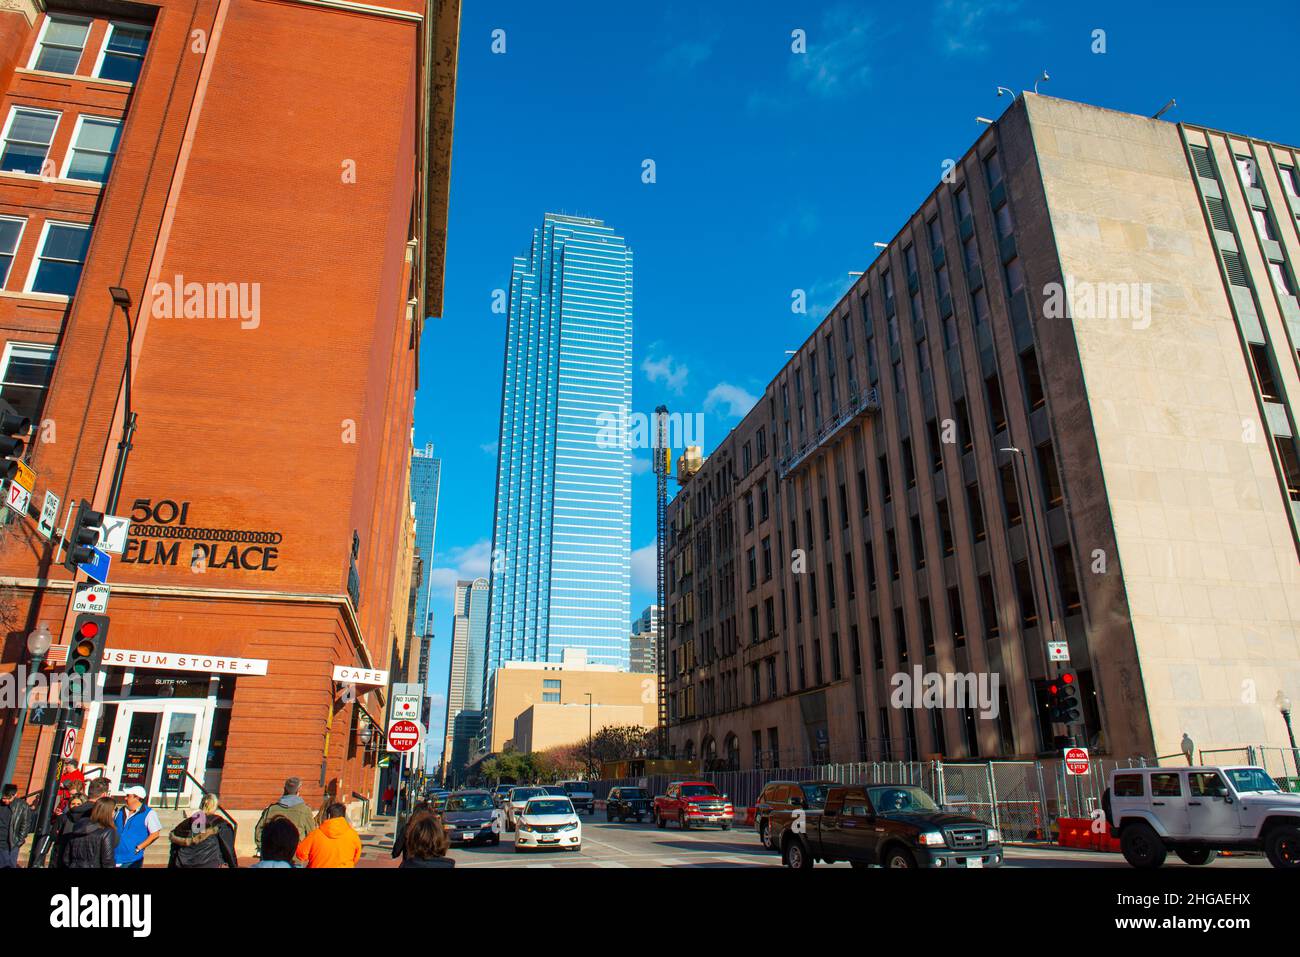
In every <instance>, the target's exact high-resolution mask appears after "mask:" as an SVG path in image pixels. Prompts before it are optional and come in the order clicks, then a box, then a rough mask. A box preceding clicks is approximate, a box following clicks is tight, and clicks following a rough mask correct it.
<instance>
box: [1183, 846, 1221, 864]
mask: <svg viewBox="0 0 1300 957" xmlns="http://www.w3.org/2000/svg"><path fill="white" fill-rule="evenodd" d="M1174 853H1175V854H1177V855H1178V859H1179V860H1180V861H1182V862H1183V863H1184V864H1191V865H1192V866H1193V867H1200V866H1201V865H1202V864H1209V863H1212V862H1213V861H1214V859H1215V858H1216V857H1218V856H1219V852H1218V851H1211V850H1207V849H1206V848H1203V847H1185V848H1183V849H1182V850H1181V851H1175V852H1174Z"/></svg>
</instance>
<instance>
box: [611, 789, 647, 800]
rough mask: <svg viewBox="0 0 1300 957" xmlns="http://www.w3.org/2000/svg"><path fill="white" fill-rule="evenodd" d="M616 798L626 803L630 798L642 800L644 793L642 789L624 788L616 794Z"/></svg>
mask: <svg viewBox="0 0 1300 957" xmlns="http://www.w3.org/2000/svg"><path fill="white" fill-rule="evenodd" d="M618 796H619V797H621V798H623V800H625V801H626V800H628V799H631V798H643V797H645V796H646V793H645V789H644V788H624V789H623V790H621V791H619V792H618Z"/></svg>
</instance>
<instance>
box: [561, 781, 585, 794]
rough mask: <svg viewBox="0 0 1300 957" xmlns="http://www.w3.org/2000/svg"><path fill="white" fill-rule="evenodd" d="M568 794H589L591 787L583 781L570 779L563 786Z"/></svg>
mask: <svg viewBox="0 0 1300 957" xmlns="http://www.w3.org/2000/svg"><path fill="white" fill-rule="evenodd" d="M564 790H565V792H566V793H568V794H590V793H591V787H590V786H589V785H588V784H587V783H586V782H585V781H570V782H569V783H568V784H566V785H565V786H564Z"/></svg>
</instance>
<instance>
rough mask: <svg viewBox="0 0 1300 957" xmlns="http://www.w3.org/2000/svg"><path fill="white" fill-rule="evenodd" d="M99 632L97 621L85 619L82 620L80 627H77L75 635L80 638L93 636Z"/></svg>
mask: <svg viewBox="0 0 1300 957" xmlns="http://www.w3.org/2000/svg"><path fill="white" fill-rule="evenodd" d="M98 634H99V622H96V621H86V622H82V624H81V627H80V628H78V629H77V635H78V636H79V637H81V638H94V637H95V636H96V635H98Z"/></svg>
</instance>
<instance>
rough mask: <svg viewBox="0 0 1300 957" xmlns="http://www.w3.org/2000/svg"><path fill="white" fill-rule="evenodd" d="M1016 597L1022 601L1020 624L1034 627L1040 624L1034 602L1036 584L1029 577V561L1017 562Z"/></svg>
mask: <svg viewBox="0 0 1300 957" xmlns="http://www.w3.org/2000/svg"><path fill="white" fill-rule="evenodd" d="M1015 575H1016V597H1017V599H1019V601H1020V624H1021V625H1023V626H1024V627H1025V628H1032V627H1033V626H1034V625H1036V624H1038V609H1037V607H1036V606H1035V604H1034V585H1033V582H1032V581H1031V580H1030V578H1029V563H1028V562H1016V564H1015Z"/></svg>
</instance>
